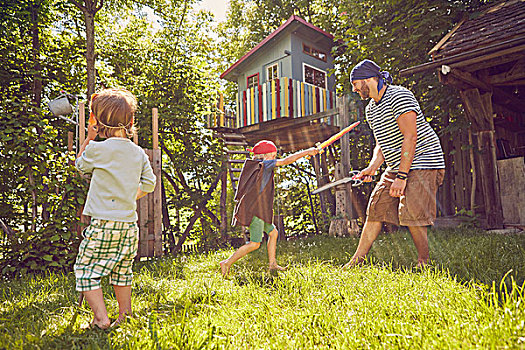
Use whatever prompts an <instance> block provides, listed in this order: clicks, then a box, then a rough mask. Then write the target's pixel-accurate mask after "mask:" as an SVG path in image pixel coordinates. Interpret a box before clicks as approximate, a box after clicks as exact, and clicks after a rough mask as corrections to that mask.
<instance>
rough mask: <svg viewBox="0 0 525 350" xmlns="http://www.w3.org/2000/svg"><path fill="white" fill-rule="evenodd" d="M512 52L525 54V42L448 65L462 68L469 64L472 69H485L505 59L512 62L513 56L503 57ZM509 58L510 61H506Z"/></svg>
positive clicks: (497, 64)
mask: <svg viewBox="0 0 525 350" xmlns="http://www.w3.org/2000/svg"><path fill="white" fill-rule="evenodd" d="M512 54H517V56H518V57H519V56H521V57H523V55H524V54H525V44H524V45H519V46H515V47H511V48H508V49H505V50H501V51H496V52H493V53H491V54H488V55H484V56H479V57H475V58H471V59H468V60H465V61H460V62H457V63H453V64H450V67H451V68H460V67H461V68H462V69H463V67H469V66H470V67H471V69H473V70H479V69H486V68H490V67H495V66H499V65H500V64H503V63H505V61H506V62H512V61H513V60H514V59H515V58H514V59H511V58H510V57H505V56H507V55H512ZM514 57H516V56H514ZM509 59H510V61H508V60H509ZM465 70H466V69H465ZM469 70H470V69H469Z"/></svg>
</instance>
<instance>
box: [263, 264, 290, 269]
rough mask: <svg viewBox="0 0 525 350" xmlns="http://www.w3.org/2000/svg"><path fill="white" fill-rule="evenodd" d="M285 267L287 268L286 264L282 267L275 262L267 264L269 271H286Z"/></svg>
mask: <svg viewBox="0 0 525 350" xmlns="http://www.w3.org/2000/svg"><path fill="white" fill-rule="evenodd" d="M287 269H288V266H286V267H282V266H279V265H277V264H271V265H270V266H268V270H270V271H286V270H287Z"/></svg>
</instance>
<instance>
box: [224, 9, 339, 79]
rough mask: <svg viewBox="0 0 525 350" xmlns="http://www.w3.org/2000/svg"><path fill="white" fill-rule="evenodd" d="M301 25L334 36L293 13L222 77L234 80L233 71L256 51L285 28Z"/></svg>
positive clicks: (330, 36)
mask: <svg viewBox="0 0 525 350" xmlns="http://www.w3.org/2000/svg"><path fill="white" fill-rule="evenodd" d="M294 24H295V25H299V26H304V27H306V28H309V29H311V30H313V31H315V32H317V33H320V34H322V35H323V36H325V37H326V38H328V39H330V40H333V39H334V36H333V35H332V34H330V33H328V32H326V31H324V30H322V29H321V28H319V27H316V26H314V25H313V24H312V23H309V22H307V21H305V20H304V19H302V18H301V17H298V16H295V15H292V16H291V17H290V18H288V20H286V22H284V23H283V24H282V25H281V26H280V27H279V28H277V29H276V30H275V31H274V32H272V33H271V34H270V35H268V36H267V37H266V38H264V40H263V41H261V42H260V43H259V44H257V45H256V46H255V47H254V48H253V49H251V50H250V51H248V53H246V54H245V55H244V56H242V57H241V58H240V59H239V60H238V61H237V62H235V63H234V64H233V65H232V66H231V67H230V68H228V69H227V70H226V71H225V72H224V73H222V74H221V79H227V80H232V79H231V78H232V77H231V75H233V74H231V73H233V72H234V71H235V70H237V69H238V68H240V66H241V65H242V64H243V63H244V62H245V61H247V60H248V59H249V58H251V57H252V56H253V55H254V54H255V53H256V52H258V51H259V50H260V49H261V48H263V47H264V46H266V45H267V44H268V43H271V42H272V40H273V39H275V38H276V37H277V36H278V35H279V34H281V33H283V32H284V31H285V30H287V29H290V28H291V27H292V26H293V25H294Z"/></svg>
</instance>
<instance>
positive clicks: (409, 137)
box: [390, 111, 417, 197]
mask: <svg viewBox="0 0 525 350" xmlns="http://www.w3.org/2000/svg"><path fill="white" fill-rule="evenodd" d="M416 119H417V114H416V112H414V111H410V112H407V113H404V114H401V115H400V116H399V117H398V118H397V125H398V126H399V130H400V131H401V133H402V134H403V143H402V145H401V161H400V163H399V171H400V172H403V173H407V174H408V172H409V171H410V167H411V166H412V161H413V160H414V154H415V152H416V144H417V124H416ZM406 185H407V180H406V179H404V180H402V179H399V178H396V179H395V180H394V183H393V184H392V186H391V187H390V195H391V196H392V197H400V196H401V195H403V194H404V193H405V187H406Z"/></svg>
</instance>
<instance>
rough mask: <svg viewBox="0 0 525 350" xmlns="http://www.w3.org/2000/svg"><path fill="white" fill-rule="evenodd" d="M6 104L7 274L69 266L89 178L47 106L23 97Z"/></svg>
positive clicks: (1, 151)
mask: <svg viewBox="0 0 525 350" xmlns="http://www.w3.org/2000/svg"><path fill="white" fill-rule="evenodd" d="M28 106H29V107H28ZM0 109H1V110H2V112H3V113H1V114H0V122H1V123H0V158H1V159H2V164H1V165H2V172H1V175H0V203H1V204H0V218H1V219H2V221H3V222H4V223H5V224H6V225H7V226H8V228H9V229H8V230H7V231H9V232H5V233H6V234H5V235H4V239H3V240H2V241H1V255H0V271H1V274H2V275H8V276H13V275H19V274H23V273H26V272H29V271H49V270H64V269H68V268H70V266H71V265H72V264H73V262H74V260H73V258H74V255H75V252H76V247H77V245H78V239H76V233H75V230H76V225H77V224H78V218H77V211H78V209H79V207H80V205H82V204H83V203H84V198H85V193H86V190H87V182H86V180H85V179H84V178H82V177H81V176H80V174H79V173H78V171H76V169H75V167H74V165H73V161H74V155H73V154H72V153H71V152H70V153H68V152H67V149H66V147H65V141H63V140H61V136H62V135H60V134H59V132H58V129H57V128H55V127H54V126H53V125H51V123H50V121H49V120H48V119H45V117H44V115H43V112H42V111H41V110H39V109H36V108H32V107H30V103H24V102H23V101H22V102H16V103H15V102H12V101H11V102H8V103H6V102H4V103H3V105H2V106H0Z"/></svg>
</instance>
